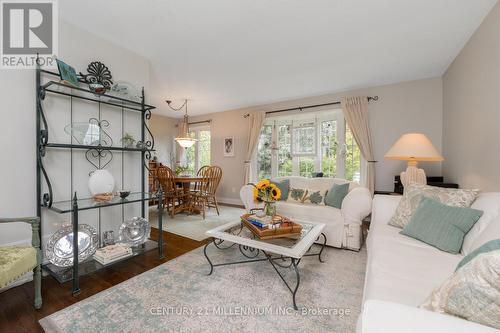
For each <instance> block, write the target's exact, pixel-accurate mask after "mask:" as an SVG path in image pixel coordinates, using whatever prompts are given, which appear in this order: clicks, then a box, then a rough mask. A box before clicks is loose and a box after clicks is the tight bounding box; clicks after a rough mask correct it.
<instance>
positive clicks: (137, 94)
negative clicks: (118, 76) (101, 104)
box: [109, 81, 142, 103]
mask: <svg viewBox="0 0 500 333" xmlns="http://www.w3.org/2000/svg"><path fill="white" fill-rule="evenodd" d="M109 95H112V96H116V97H121V98H124V99H128V100H130V101H134V102H138V103H140V102H141V98H142V95H141V91H140V90H139V89H137V88H136V87H135V86H134V85H133V84H131V83H128V82H125V81H119V82H116V83H115V84H114V85H113V86H112V87H111V90H110V92H109Z"/></svg>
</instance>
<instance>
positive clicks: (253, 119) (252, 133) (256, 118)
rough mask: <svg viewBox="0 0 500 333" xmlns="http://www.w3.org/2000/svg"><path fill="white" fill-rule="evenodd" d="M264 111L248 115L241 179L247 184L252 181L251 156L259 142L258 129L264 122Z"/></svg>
mask: <svg viewBox="0 0 500 333" xmlns="http://www.w3.org/2000/svg"><path fill="white" fill-rule="evenodd" d="M264 118H265V113H264V112H254V113H252V114H250V115H249V117H248V127H249V130H248V142H247V151H246V155H245V162H244V168H245V170H244V171H245V178H244V179H243V181H244V184H248V183H250V182H251V181H252V175H253V174H252V161H251V160H252V156H253V154H254V152H255V149H256V148H257V144H258V142H259V135H260V130H261V128H262V124H263V123H264Z"/></svg>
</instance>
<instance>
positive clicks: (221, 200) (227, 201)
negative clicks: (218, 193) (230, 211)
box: [217, 197, 243, 206]
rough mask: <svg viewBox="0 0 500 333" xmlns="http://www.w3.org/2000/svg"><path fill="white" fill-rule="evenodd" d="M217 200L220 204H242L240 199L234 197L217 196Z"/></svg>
mask: <svg viewBox="0 0 500 333" xmlns="http://www.w3.org/2000/svg"><path fill="white" fill-rule="evenodd" d="M217 202H219V203H221V204H228V205H237V206H243V201H241V200H240V199H235V198H219V197H218V198H217Z"/></svg>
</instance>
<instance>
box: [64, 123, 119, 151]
mask: <svg viewBox="0 0 500 333" xmlns="http://www.w3.org/2000/svg"><path fill="white" fill-rule="evenodd" d="M109 126H110V124H109V121H107V120H105V119H103V120H101V121H99V120H98V119H96V118H90V119H89V121H88V122H86V123H84V122H75V123H71V124H68V125H66V126H65V127H64V132H66V134H68V135H71V136H73V138H74V139H75V140H76V142H77V143H78V144H81V145H86V146H106V147H108V146H112V145H113V139H112V138H111V136H109V134H108V133H107V132H106V131H105V130H104V128H108V127H109Z"/></svg>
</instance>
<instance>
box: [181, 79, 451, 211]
mask: <svg viewBox="0 0 500 333" xmlns="http://www.w3.org/2000/svg"><path fill="white" fill-rule="evenodd" d="M344 95H350V96H354V95H368V96H374V95H378V96H379V101H378V102H372V103H371V104H370V123H371V128H372V139H373V143H374V153H375V159H376V160H378V161H379V163H377V166H376V172H377V175H376V188H377V190H392V189H393V179H394V175H396V174H399V173H400V172H401V171H402V170H403V169H404V168H405V167H406V166H405V163H404V162H399V161H386V160H384V158H383V156H384V154H385V153H386V151H387V150H388V149H389V148H390V146H391V145H392V144H393V143H394V142H395V141H396V140H397V139H398V138H399V136H400V135H402V134H403V133H407V132H412V131H418V132H423V133H425V134H426V135H427V136H428V137H429V138H430V140H431V141H432V142H433V143H434V145H435V146H436V148H437V149H438V150H439V151H440V150H441V139H442V138H441V134H442V80H441V78H431V79H424V80H417V81H411V82H403V83H398V84H392V85H386V86H379V87H372V88H367V89H361V90H355V91H349V92H345V93H338V94H328V95H322V96H316V97H310V98H303V99H299V100H293V101H287V102H281V103H274V104H269V105H264V106H258V107H252V108H247V109H240V110H233V111H225V112H219V113H213V114H209V115H204V116H198V117H193V118H190V120H191V121H199V120H207V119H211V120H212V123H211V130H212V163H213V164H217V165H220V166H221V167H222V168H223V170H224V176H223V180H222V184H221V188H220V192H219V196H220V197H221V198H222V199H226V201H228V202H236V201H237V200H238V198H239V189H240V187H241V186H242V184H243V161H244V154H245V147H246V140H247V135H248V122H247V119H245V118H243V115H244V114H246V113H248V112H251V111H270V110H276V109H281V108H287V107H296V106H303V105H311V104H319V103H327V102H331V101H338V100H339V99H340V97H342V96H344ZM225 136H234V137H235V145H236V154H235V155H236V156H235V157H224V156H223V153H222V140H223V138H224V137H225ZM422 167H423V168H424V169H425V170H426V172H427V174H428V175H441V164H440V163H423V164H422Z"/></svg>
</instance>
